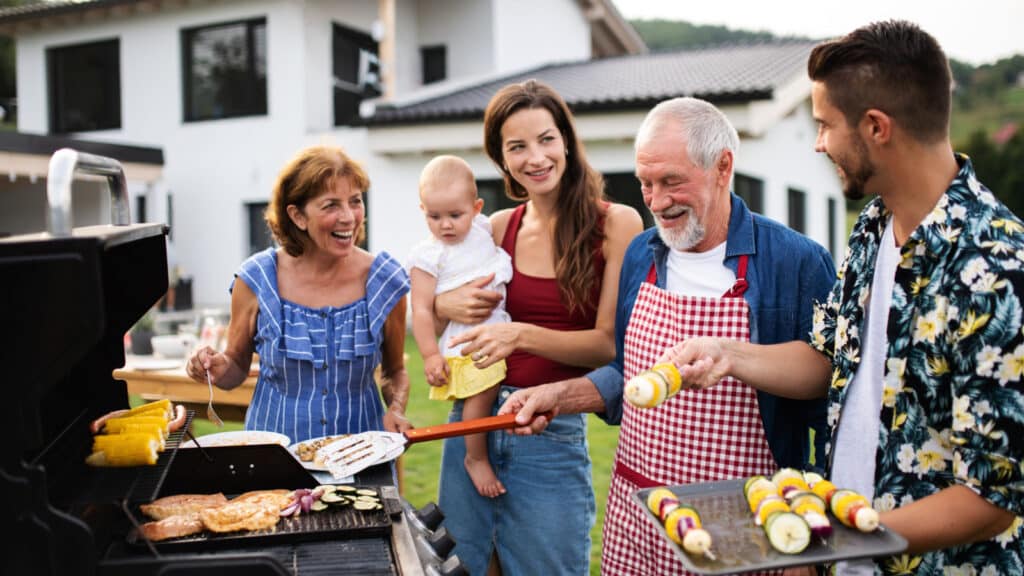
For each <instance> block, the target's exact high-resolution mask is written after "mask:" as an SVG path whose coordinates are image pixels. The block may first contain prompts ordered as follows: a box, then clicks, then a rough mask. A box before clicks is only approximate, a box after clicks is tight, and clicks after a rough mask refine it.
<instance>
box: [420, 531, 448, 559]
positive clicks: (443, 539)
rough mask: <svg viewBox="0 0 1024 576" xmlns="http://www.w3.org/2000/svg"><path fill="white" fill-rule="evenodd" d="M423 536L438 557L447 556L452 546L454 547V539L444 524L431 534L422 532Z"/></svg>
mask: <svg viewBox="0 0 1024 576" xmlns="http://www.w3.org/2000/svg"><path fill="white" fill-rule="evenodd" d="M423 536H424V539H425V540H426V542H427V544H428V545H429V546H430V548H431V549H432V550H433V551H434V553H435V554H437V557H438V558H447V557H448V554H450V553H451V551H452V548H455V539H454V538H452V537H451V535H450V534H448V529H447V528H445V527H444V526H442V527H440V528H438V529H437V531H435V532H434V533H433V534H424V535H423Z"/></svg>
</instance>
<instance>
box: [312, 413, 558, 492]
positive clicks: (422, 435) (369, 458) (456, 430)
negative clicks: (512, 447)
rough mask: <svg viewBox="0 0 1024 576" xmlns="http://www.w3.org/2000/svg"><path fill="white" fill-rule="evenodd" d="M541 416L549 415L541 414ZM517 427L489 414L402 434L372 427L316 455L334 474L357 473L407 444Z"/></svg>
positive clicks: (512, 418)
mask: <svg viewBox="0 0 1024 576" xmlns="http://www.w3.org/2000/svg"><path fill="white" fill-rule="evenodd" d="M543 416H548V417H549V419H550V416H549V415H548V414H543ZM515 427H516V415H515V414H505V415H503V416H489V417H487V418H477V419H475V420H464V421H462V422H452V423H450V424H439V425H437V426H427V427H426V428H413V429H411V430H407V431H405V432H404V433H402V434H399V433H397V432H381V431H377V430H373V431H370V432H361V433H359V434H353V435H351V436H347V437H345V438H342V439H341V440H336V441H334V442H331V443H330V444H327V445H326V446H324V447H323V448H320V450H318V451H317V459H318V460H320V459H322V461H323V462H324V464H325V465H326V466H327V469H328V470H329V471H330V472H331V474H332V475H333V476H334V477H335V478H343V477H346V476H352V475H354V474H358V473H359V472H362V471H363V470H365V469H367V468H369V467H370V466H373V465H375V464H380V463H382V462H388V461H391V460H394V459H395V458H398V457H399V456H401V455H402V453H403V452H405V449H406V447H408V446H409V445H410V444H415V443H416V442H425V441H427V440H439V439H441V438H451V437H453V436H465V435H467V434H479V433H481V432H490V431H492V430H503V429H508V428H515Z"/></svg>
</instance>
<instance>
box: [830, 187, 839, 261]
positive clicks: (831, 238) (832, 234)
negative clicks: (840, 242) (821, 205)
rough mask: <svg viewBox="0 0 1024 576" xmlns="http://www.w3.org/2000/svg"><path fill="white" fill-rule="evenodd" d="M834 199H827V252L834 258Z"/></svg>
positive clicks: (835, 247)
mask: <svg viewBox="0 0 1024 576" xmlns="http://www.w3.org/2000/svg"><path fill="white" fill-rule="evenodd" d="M836 249H837V246H836V199H835V198H829V199H828V251H829V252H830V253H831V254H832V258H835V257H836Z"/></svg>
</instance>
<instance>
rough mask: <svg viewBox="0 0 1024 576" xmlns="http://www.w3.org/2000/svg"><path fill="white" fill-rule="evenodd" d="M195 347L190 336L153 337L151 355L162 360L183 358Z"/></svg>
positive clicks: (193, 340)
mask: <svg viewBox="0 0 1024 576" xmlns="http://www.w3.org/2000/svg"><path fill="white" fill-rule="evenodd" d="M195 345H196V337H195V336H193V335H191V334H167V335H163V336H153V353H154V354H156V355H158V356H163V357H164V358H184V357H185V355H186V354H188V353H189V352H191V351H192V347H193V346H195Z"/></svg>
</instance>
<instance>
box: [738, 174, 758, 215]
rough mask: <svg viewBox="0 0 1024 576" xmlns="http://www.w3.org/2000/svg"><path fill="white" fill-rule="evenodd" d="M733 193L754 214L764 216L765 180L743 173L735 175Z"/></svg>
mask: <svg viewBox="0 0 1024 576" xmlns="http://www.w3.org/2000/svg"><path fill="white" fill-rule="evenodd" d="M732 189H733V193H734V194H736V195H737V196H739V197H740V198H742V199H743V203H744V204H746V205H747V208H748V209H749V210H750V211H751V212H754V213H757V214H762V215H763V214H764V179H763V178H758V177H756V176H751V175H750V174H744V173H742V172H736V173H735V174H733V183H732Z"/></svg>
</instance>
